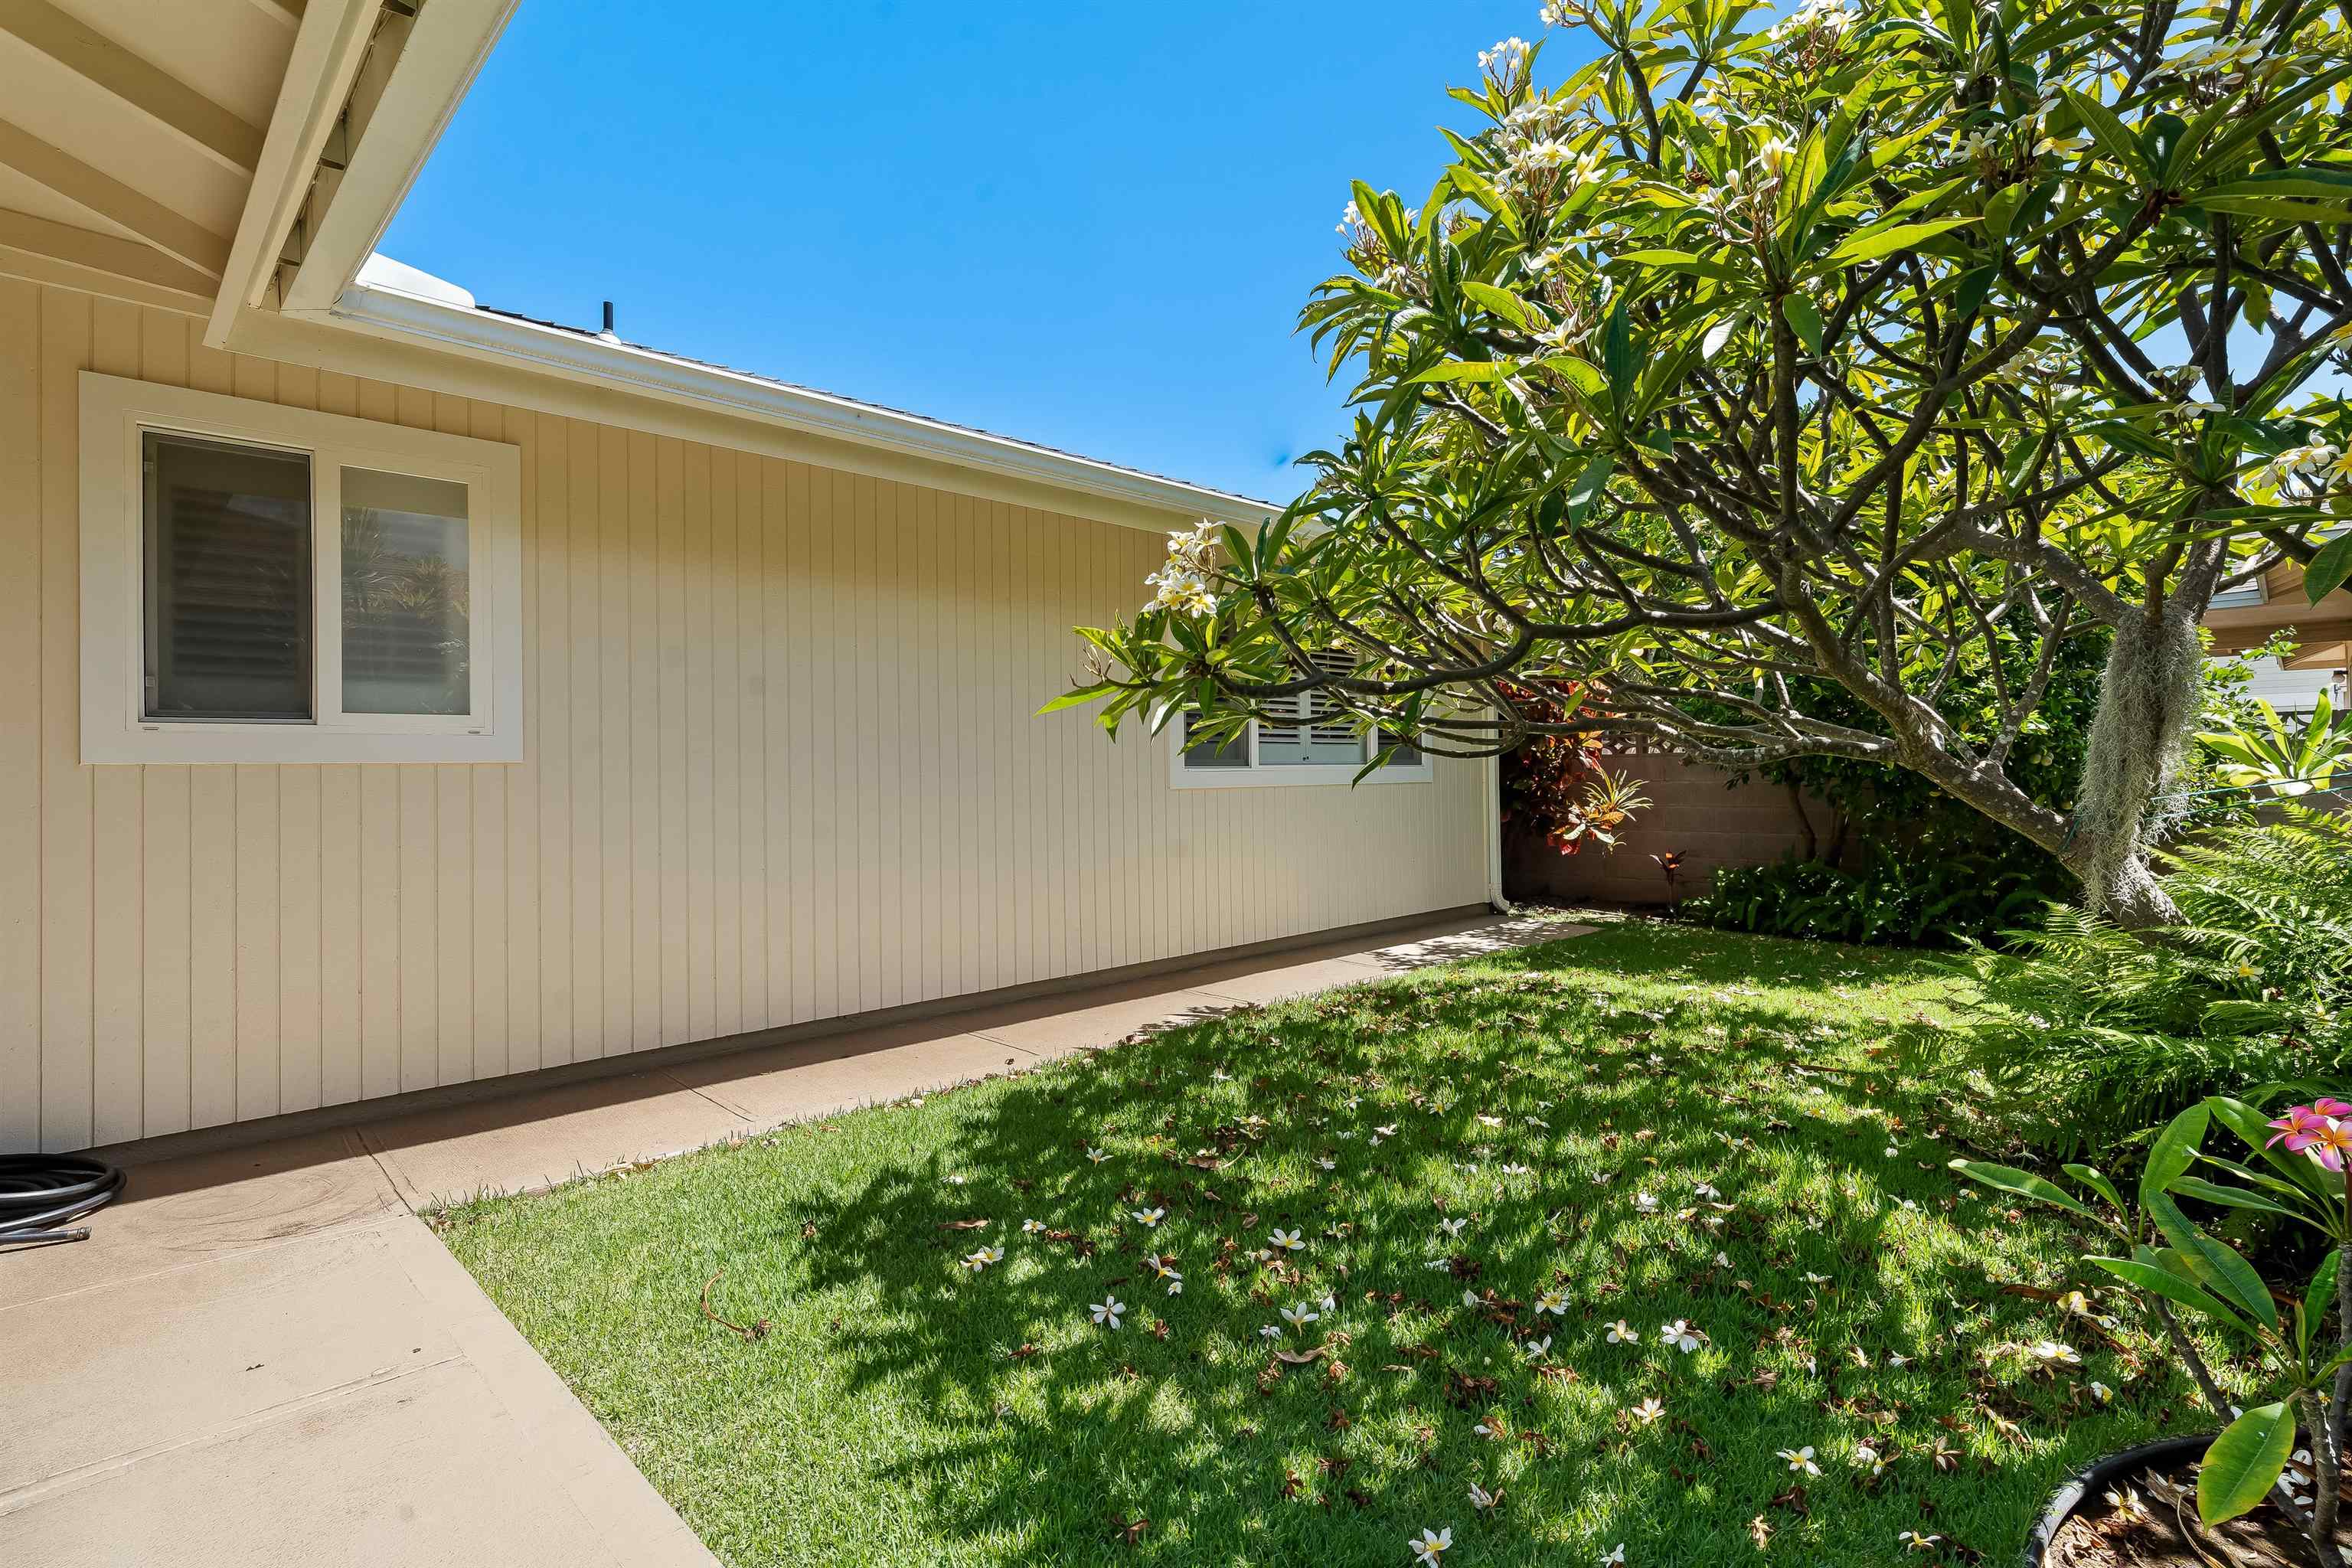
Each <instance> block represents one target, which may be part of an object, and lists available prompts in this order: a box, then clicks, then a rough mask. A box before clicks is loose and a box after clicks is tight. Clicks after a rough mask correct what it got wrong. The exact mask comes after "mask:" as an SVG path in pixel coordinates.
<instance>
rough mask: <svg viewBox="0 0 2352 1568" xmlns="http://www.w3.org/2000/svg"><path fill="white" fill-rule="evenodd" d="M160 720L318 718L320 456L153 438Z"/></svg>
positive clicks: (149, 595) (152, 634) (152, 617)
mask: <svg viewBox="0 0 2352 1568" xmlns="http://www.w3.org/2000/svg"><path fill="white" fill-rule="evenodd" d="M142 458H143V470H144V490H145V497H144V503H145V535H146V563H145V588H146V594H145V599H146V603H145V606H144V612H145V613H144V619H145V623H146V625H145V633H146V654H147V661H146V662H147V668H146V700H145V703H144V704H143V707H144V711H145V713H146V716H147V717H148V718H150V719H242V720H292V721H300V720H307V719H309V718H310V716H311V711H310V635H311V626H310V458H307V457H305V456H303V455H301V454H300V453H295V452H277V451H271V450H269V449H268V448H266V447H236V446H231V445H228V444H226V443H225V442H219V441H206V440H201V439H198V438H196V437H189V436H165V435H159V434H155V433H152V432H151V433H149V434H147V435H146V436H145V437H142Z"/></svg>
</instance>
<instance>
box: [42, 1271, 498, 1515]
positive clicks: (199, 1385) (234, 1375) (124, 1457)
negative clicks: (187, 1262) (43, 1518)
mask: <svg viewBox="0 0 2352 1568" xmlns="http://www.w3.org/2000/svg"><path fill="white" fill-rule="evenodd" d="M414 1296H415V1291H414V1290H413V1289H411V1288H410V1287H409V1286H408V1283H407V1276H406V1275H405V1273H404V1271H403V1270H402V1268H401V1266H400V1264H399V1263H398V1261H397V1260H395V1259H394V1258H392V1257H390V1256H389V1255H388V1253H387V1252H386V1250H385V1247H384V1243H383V1239H382V1237H381V1236H380V1235H379V1233H378V1232H377V1231H376V1230H374V1229H373V1228H362V1229H358V1230H351V1229H345V1230H338V1231H330V1232H327V1233H325V1234H322V1235H320V1236H313V1237H302V1238H300V1239H299V1240H296V1241H290V1242H283V1243H279V1244H278V1245H275V1246H271V1247H259V1248H257V1249H255V1250H253V1251H251V1252H247V1253H242V1254H234V1255H230V1256H227V1257H224V1258H214V1259H211V1260H210V1261H208V1262H205V1263H200V1264H196V1265H194V1266H193V1267H190V1268H173V1269H167V1270H165V1271H164V1272H163V1273H160V1274H150V1275H147V1276H145V1277H144V1278H142V1279H131V1280H126V1281H123V1282H121V1283H120V1284H118V1285H115V1286H112V1287H110V1288H108V1289H105V1290H103V1291H102V1292H100V1293H99V1294H97V1295H93V1294H92V1293H90V1292H88V1291H78V1292H76V1293H74V1294H72V1295H68V1296H52V1297H49V1298H47V1300H41V1301H36V1302H32V1303H30V1304H28V1305H26V1306H22V1307H15V1308H11V1309H9V1310H7V1311H6V1312H5V1313H0V1342H5V1344H6V1345H7V1346H8V1347H9V1351H8V1363H9V1367H10V1371H9V1374H8V1377H7V1379H6V1382H5V1387H0V1430H5V1431H6V1432H7V1433H8V1434H9V1441H8V1443H7V1444H6V1445H5V1447H0V1495H5V1494H6V1493H8V1492H12V1491H16V1490H19V1489H25V1488H27V1487H31V1486H34V1485H35V1484H36V1483H37V1482H39V1481H41V1480H42V1479H44V1478H49V1479H55V1478H58V1477H61V1476H71V1475H74V1474H76V1473H78V1472H81V1471H86V1470H89V1469H91V1468H100V1467H104V1466H108V1465H120V1464H122V1463H126V1462H129V1461H131V1460H134V1459H136V1458H140V1457H142V1456H144V1455H148V1454H154V1453H160V1452H163V1451H164V1450H166V1449H170V1448H173V1447H181V1446H183V1445H184V1444H186V1443H189V1442H191V1441H194V1440H196V1439H198V1438H201V1437H202V1436H205V1434H206V1433H207V1432H211V1431H215V1430H218V1429H220V1428H222V1427H226V1426H237V1425H240V1424H242V1423H245V1422H247V1421H249V1420H251V1419H253V1418H254V1417H256V1416H258V1415H263V1414H264V1413H266V1412H268V1411H270V1410H275V1409H279V1408H284V1407H289V1406H293V1405H300V1404H303V1403H305V1402H308V1401H311V1400H315V1399H318V1398H319V1397H320V1396H321V1395H324V1394H331V1393H332V1392H334V1391H335V1390H338V1389H341V1388H348V1387H355V1386H357V1385H358V1384H362V1383H366V1382H369V1381H371V1380H376V1379H382V1378H384V1377H390V1376H397V1375H399V1374H400V1373H403V1372H404V1371H407V1370H411V1369H413V1368H415V1367H417V1366H423V1365H429V1364H430V1363H434V1362H436V1361H446V1360H449V1359H451V1358H452V1357H453V1356H454V1355H455V1354H456V1347H455V1345H453V1344H452V1343H451V1342H450V1340H449V1338H448V1336H447V1335H446V1334H445V1333H442V1332H441V1331H439V1330H438V1328H437V1327H436V1325H435V1324H433V1323H432V1322H431V1321H429V1320H425V1319H422V1318H420V1317H419V1316H418V1314H417V1312H416V1310H415V1300H414ZM101 1300H102V1302H103V1310H97V1311H93V1310H91V1309H92V1308H93V1307H94V1306H97V1305H99V1304H100V1301H101Z"/></svg>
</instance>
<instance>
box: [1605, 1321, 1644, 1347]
mask: <svg viewBox="0 0 2352 1568" xmlns="http://www.w3.org/2000/svg"><path fill="white" fill-rule="evenodd" d="M1641 1339H1642V1336H1641V1335H1640V1334H1638V1333H1636V1332H1634V1331H1633V1328H1632V1327H1631V1326H1630V1325H1628V1324H1627V1323H1626V1321H1625V1320H1624V1319H1622V1318H1620V1319H1618V1320H1617V1321H1615V1322H1613V1323H1612V1324H1610V1325H1609V1342H1610V1343H1611V1344H1612V1345H1631V1344H1639V1343H1640V1342H1641Z"/></svg>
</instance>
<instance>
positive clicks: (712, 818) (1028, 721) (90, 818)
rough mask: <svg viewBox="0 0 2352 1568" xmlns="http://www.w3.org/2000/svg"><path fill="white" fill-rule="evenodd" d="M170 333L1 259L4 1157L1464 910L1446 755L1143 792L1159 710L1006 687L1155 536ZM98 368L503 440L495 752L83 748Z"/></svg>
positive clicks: (198, 325)
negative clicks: (1366, 769) (1066, 705)
mask: <svg viewBox="0 0 2352 1568" xmlns="http://www.w3.org/2000/svg"><path fill="white" fill-rule="evenodd" d="M202 325H203V323H202V322H201V321H199V320H197V319H196V318H194V317H193V316H188V315H182V314H177V313H174V312H172V311H168V310H161V309H156V308H152V307H149V306H142V305H137V304H131V303H127V302H123V301H120V300H109V299H101V298H98V297H96V296H93V295H90V294H87V293H81V292H78V291H75V290H72V289H62V288H55V287H47V286H43V285H40V284H36V283H32V282H26V281H19V280H16V279H7V278H0V1149H29V1148H35V1147H39V1148H46V1149H51V1150H62V1149H72V1148H78V1147H85V1146H89V1145H94V1144H100V1143H109V1142H118V1141H121V1140H126V1139H131V1138H139V1137H147V1136H154V1135H158V1134H163V1133H171V1132H176V1131H185V1130H189V1129H193V1128H201V1127H207V1126H216V1125H219V1124H223V1123H227V1122H234V1121H249V1120H252V1119H256V1118H260V1117H267V1116H271V1115H276V1114H278V1113H281V1112H289V1111H298V1110H309V1109H312V1108H315V1107H320V1106H323V1105H331V1104H337V1103H341V1102H345V1101H350V1100H360V1099H366V1098H370V1097H374V1096H380V1095H387V1094H394V1093H399V1092H403V1091H406V1090H413V1089H426V1088H433V1087H437V1086H443V1085H448V1084H456V1083H463V1082H467V1081H470V1080H475V1079H488V1078H494V1077H497V1076H499V1075H501V1074H507V1073H514V1072H521V1071H527V1070H530V1069H534V1068H545V1067H551V1066H557V1065H561V1064H565V1063H572V1062H577V1061H583V1060H587V1059H592V1058H609V1057H614V1056H619V1055H623V1054H625V1053H629V1052H635V1051H643V1050H646V1049H650V1048H654V1047H663V1046H670V1045H677V1044H682V1043H687V1042H691V1041H697V1040H704V1039H711V1038H718V1037H727V1036H731V1035H737V1034H742V1033H745V1032H749V1031H755V1030H760V1029H764V1028H770V1027H775V1026H786V1025H792V1024H800V1023H806V1022H810V1021H812V1020H818V1019H824V1018H828V1017H835V1016H845V1015H851V1014H857V1013H863V1012H868V1011H872V1010H875V1009H878V1008H887V1007H893V1006H898V1005H907V1004H912V1003H919V1002H924V1001H929V1000H931V999H935V998H940V997H946V996H951V995H957V994H968V993H973V992H982V991H988V990H992V989H995V988H998V987H1003V986H1008V985H1015V984H1024V983H1031V982H1038V981H1047V980H1053V979H1055V978H1058V977H1062V976H1067V975H1073V974H1077V973H1085V972H1088V971H1093V970H1098V969H1105V968H1112V967H1117V966H1118V965H1122V964H1129V963H1143V962H1149V961H1152V960H1157V959H1164V958H1170V957H1174V956H1178V955H1181V954H1184V953H1190V952H1202V951H1207V950H1211V949H1214V948H1219V947H1224V946H1229V945H1234V944H1237V943H1243V942H1260V941H1267V940H1272V939H1277V938H1282V937H1286V936H1292V935H1299V934H1305V933H1308V932H1312V931H1319V930H1324V929H1328V928H1332V927H1338V926H1343V925H1349V924H1354V923H1358V922H1362V921H1373V920H1379V919H1381V918H1384V917H1390V916H1401V915H1406V914H1411V913H1415V912H1420V911H1423V910H1435V909H1444V908H1452V907H1457V906H1461V905H1465V904H1471V903H1475V902H1477V901H1479V900H1482V899H1483V898H1484V897H1485V894H1486V850H1485V847H1484V842H1485V840H1484V817H1483V811H1482V805H1483V802H1482V787H1483V784H1484V780H1485V773H1484V772H1483V770H1481V769H1479V768H1477V767H1475V766H1472V765H1467V764H1456V765H1448V764H1444V763H1441V764H1440V765H1439V767H1438V769H1437V776H1436V779H1435V782H1433V783H1432V784H1420V785H1408V784H1398V785H1389V786H1381V787H1364V788H1359V789H1353V790H1350V789H1348V788H1346V787H1344V786H1336V787H1286V788H1267V789H1209V790H1184V791H1177V790H1172V789H1171V788H1170V786H1169V783H1168V776H1169V765H1168V755H1167V752H1166V750H1165V749H1164V746H1162V745H1161V744H1160V743H1155V742H1145V741H1143V740H1141V739H1139V738H1138V737H1136V736H1133V735H1130V736H1129V737H1128V738H1127V739H1125V740H1123V741H1121V742H1119V743H1118V744H1117V745H1112V744H1110V743H1108V742H1106V741H1105V739H1104V738H1103V737H1102V735H1101V733H1100V731H1098V730H1097V729H1095V728H1094V727H1093V726H1092V725H1091V724H1090V722H1089V721H1087V718H1086V717H1085V716H1083V715H1076V714H1063V715H1056V716H1055V717H1053V718H1049V719H1036V718H1033V717H1032V715H1033V713H1034V710H1035V709H1036V708H1037V707H1038V706H1039V704H1040V703H1042V702H1043V701H1044V700H1045V699H1046V698H1048V697H1050V696H1052V695H1053V694H1054V693H1055V692H1056V691H1057V690H1059V689H1062V688H1063V686H1064V684H1065V682H1066V679H1067V677H1068V676H1069V674H1070V673H1071V672H1072V671H1073V670H1075V669H1076V668H1077V661H1078V650H1077V644H1076V638H1074V637H1072V636H1071V635H1070V634H1069V631H1068V628H1069V627H1070V626H1072V625H1074V624H1078V623H1084V622H1099V621H1101V620H1103V619H1105V618H1107V617H1108V616H1113V615H1115V614H1116V613H1118V611H1119V610H1120V609H1122V608H1124V607H1127V606H1129V605H1133V604H1135V603H1136V602H1137V600H1138V598H1139V595H1140V593H1141V588H1140V583H1141V579H1142V575H1143V574H1144V573H1145V572H1146V571H1147V570H1149V569H1150V566H1151V564H1152V563H1153V562H1154V561H1155V559H1156V558H1157V557H1158V555H1159V554H1160V541H1159V539H1158V538H1157V536H1156V535H1153V534H1151V533H1148V532H1144V531H1139V530H1135V529H1129V528H1121V527H1118V526H1114V525H1110V524H1107V523H1100V522H1092V521H1079V520H1076V519H1074V518H1070V517H1066V516H1061V515H1056V514H1055V513H1052V512H1048V511H1043V510H1033V509H1029V508H1024V507H1020V506H1015V505H1012V504H1008V503H1005V502H1002V501H994V500H979V499H975V498H973V497H970V496H965V495H960V494H955V493H950V492H948V491H944V490H940V489H925V488H919V487H917V486H914V485H910V484H907V483H902V482H896V481H892V480H888V479H875V478H869V477H865V476H861V475H856V474H851V473H846V472H841V471H836V470H834V469H830V468H819V467H814V466H811V465H807V464H803V463H797V462H792V461H786V460H783V459H780V458H768V457H760V456H754V455H751V454H747V453H742V452H738V451H733V450H730V449H726V448H722V447H708V446H701V445H696V444H693V443H690V442H686V441H681V440H677V439H674V438H671V437H656V436H653V435H648V434H646V433H643V432H639V431H632V430H629V429H626V428H621V427H616V426H612V425H600V424H591V423H586V422H583V421H579V420H573V419H567V418H562V417H559V416H552V415H546V414H538V413H533V412H530V411H528V410H525V409H521V408H516V407H509V406H504V405H497V404H491V403H484V402H479V401H472V400H468V399H465V398H458V397H451V396H448V395H436V394H434V393H429V392H423V391H418V390H415V389H413V388H406V387H399V386H393V385H388V384H382V383H377V382H371V381H365V380H359V379H355V378H353V377H351V376H347V375H341V374H332V373H329V372H323V371H315V370H310V369H303V368H297V367H294V366H290V365H280V364H277V363H271V362H268V361H263V360H256V359H250V358H243V357H238V356H235V355H231V354H227V353H219V352H216V351H213V350H209V349H207V348H205V346H204V345H203V342H202V338H201V332H202ZM85 368H87V369H94V370H98V371H100V372H104V373H106V374H112V375H121V376H133V377H138V378H141V379H144V380H148V381H153V382H160V383H163V384H170V385H175V386H179V385H184V386H193V387H196V388H199V389H203V390H206V391H212V392H220V393H229V394H233V395H237V396H242V397H250V398H256V399H260V400H263V401H268V402H274V403H278V404H283V405H290V406H298V407H303V408H318V409H323V410H326V411H329V412H332V413H341V414H347V415H356V416H361V417H364V418H370V419H377V420H384V421H390V422H394V423H398V424H403V425H410V426H423V427H430V428H434V429H438V430H442V431H446V432H450V433H453V434H458V435H466V436H473V437H482V438H487V439H490V440H498V441H504V442H509V443H512V444H514V445H515V446H517V447H520V448H521V453H522V474H523V509H522V531H523V551H524V557H523V595H522V614H523V648H524V663H525V672H524V679H525V694H526V695H525V726H526V739H525V745H526V753H525V757H524V760H523V761H522V762H521V763H499V764H493V763H483V764H469V765H433V766H425V765H395V764H364V765H332V766H127V765H123V766H102V767H94V766H89V765H85V764H83V763H80V762H79V744H78V736H77V733H76V726H77V724H78V722H79V690H78V687H79V668H80V657H81V655H80V647H79V626H78V624H77V623H78V617H79V596H78V589H79V584H78V581H77V572H78V555H79V528H80V519H79V498H78V495H77V487H78V483H79V479H78V471H77V470H78V460H79V457H78V432H77V429H76V426H77V422H78V407H77V375H78V373H79V372H80V371H81V370H83V369H85ZM1169 521H1170V523H1171V526H1174V525H1179V524H1181V522H1182V521H1185V520H1182V519H1179V518H1173V517H1171V519H1170V520H1169Z"/></svg>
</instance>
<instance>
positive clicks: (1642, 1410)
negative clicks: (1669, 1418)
mask: <svg viewBox="0 0 2352 1568" xmlns="http://www.w3.org/2000/svg"><path fill="white" fill-rule="evenodd" d="M1665 1413H1666V1407H1665V1406H1664V1405H1662V1404H1660V1403H1659V1402H1658V1399H1657V1396H1656V1395H1654V1394H1653V1395H1652V1396H1651V1397H1649V1398H1647V1399H1644V1400H1643V1401H1642V1403H1641V1404H1639V1405H1635V1406H1633V1409H1631V1410H1629V1411H1627V1412H1626V1414H1627V1415H1631V1416H1632V1417H1633V1419H1634V1420H1636V1421H1639V1422H1640V1423H1641V1424H1642V1425H1643V1426H1651V1425H1653V1424H1654V1423H1655V1422H1656V1421H1657V1419H1658V1418H1659V1417H1660V1416H1662V1415H1664V1414H1665Z"/></svg>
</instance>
